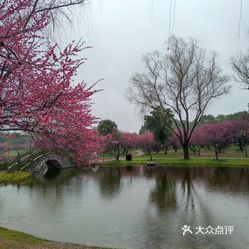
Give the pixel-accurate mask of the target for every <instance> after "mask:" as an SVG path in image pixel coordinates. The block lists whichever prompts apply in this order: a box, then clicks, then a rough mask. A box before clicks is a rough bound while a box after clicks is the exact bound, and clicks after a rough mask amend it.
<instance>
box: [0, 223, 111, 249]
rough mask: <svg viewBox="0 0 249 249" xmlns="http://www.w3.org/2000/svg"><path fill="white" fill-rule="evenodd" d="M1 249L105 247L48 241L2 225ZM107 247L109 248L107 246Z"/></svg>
mask: <svg viewBox="0 0 249 249" xmlns="http://www.w3.org/2000/svg"><path fill="white" fill-rule="evenodd" d="M0 248H1V249H104V248H101V247H92V246H84V245H77V244H69V243H61V242H54V241H47V240H42V239H39V238H36V237H34V236H31V235H28V234H25V233H21V232H17V231H13V230H9V229H6V228H3V227H0ZM105 249H107V248H105Z"/></svg>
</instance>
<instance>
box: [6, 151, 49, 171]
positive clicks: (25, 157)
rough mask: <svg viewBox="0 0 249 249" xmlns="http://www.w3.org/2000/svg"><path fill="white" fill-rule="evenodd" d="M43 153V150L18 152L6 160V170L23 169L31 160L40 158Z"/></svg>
mask: <svg viewBox="0 0 249 249" xmlns="http://www.w3.org/2000/svg"><path fill="white" fill-rule="evenodd" d="M45 154H46V152H45V151H44V150H34V151H32V152H30V151H28V152H25V153H22V154H18V155H17V156H16V157H15V158H13V159H11V160H10V161H8V162H7V167H8V172H13V171H17V170H25V169H26V168H28V167H29V166H30V165H31V164H32V163H33V162H35V161H36V160H38V159H40V158H42V157H43V156H44V155H45Z"/></svg>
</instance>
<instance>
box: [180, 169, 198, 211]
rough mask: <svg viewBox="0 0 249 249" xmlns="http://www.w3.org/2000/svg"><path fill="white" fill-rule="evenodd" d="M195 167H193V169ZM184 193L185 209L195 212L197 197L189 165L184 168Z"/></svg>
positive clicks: (182, 185) (182, 184)
mask: <svg viewBox="0 0 249 249" xmlns="http://www.w3.org/2000/svg"><path fill="white" fill-rule="evenodd" d="M193 170H194V169H192V171H193ZM181 188H182V195H183V198H184V197H185V198H186V200H185V210H186V211H192V212H193V213H195V198H194V195H193V192H195V187H194V184H193V182H192V178H191V172H190V168H189V167H185V168H184V170H183V177H182V183H181Z"/></svg>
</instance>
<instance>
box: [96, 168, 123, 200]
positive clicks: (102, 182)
mask: <svg viewBox="0 0 249 249" xmlns="http://www.w3.org/2000/svg"><path fill="white" fill-rule="evenodd" d="M120 183H121V173H120V169H119V168H108V169H105V170H103V172H101V174H100V178H99V187H100V193H101V196H102V197H104V198H113V197H114V196H115V195H117V194H118V193H119V192H120Z"/></svg>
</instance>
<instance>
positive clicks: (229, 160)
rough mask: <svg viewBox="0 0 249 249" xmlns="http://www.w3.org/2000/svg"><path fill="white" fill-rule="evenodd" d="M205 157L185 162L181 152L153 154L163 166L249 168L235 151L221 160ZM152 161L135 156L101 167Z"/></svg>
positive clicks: (248, 159)
mask: <svg viewBox="0 0 249 249" xmlns="http://www.w3.org/2000/svg"><path fill="white" fill-rule="evenodd" d="M202 154H203V155H201V156H199V157H198V156H196V155H191V159H190V160H184V159H183V154H182V152H181V151H179V152H173V151H170V152H169V153H168V154H163V153H158V154H153V159H152V161H155V162H156V163H157V164H159V165H161V166H184V165H189V166H230V167H241V166H248V167H249V158H244V157H243V153H237V152H235V151H231V153H229V152H226V153H223V154H220V155H219V157H220V159H219V160H216V159H214V155H213V154H212V152H202ZM148 161H150V157H149V156H148V155H142V156H133V160H132V161H125V160H119V161H116V160H112V161H105V162H101V165H106V166H127V165H141V164H146V163H147V162H148Z"/></svg>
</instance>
